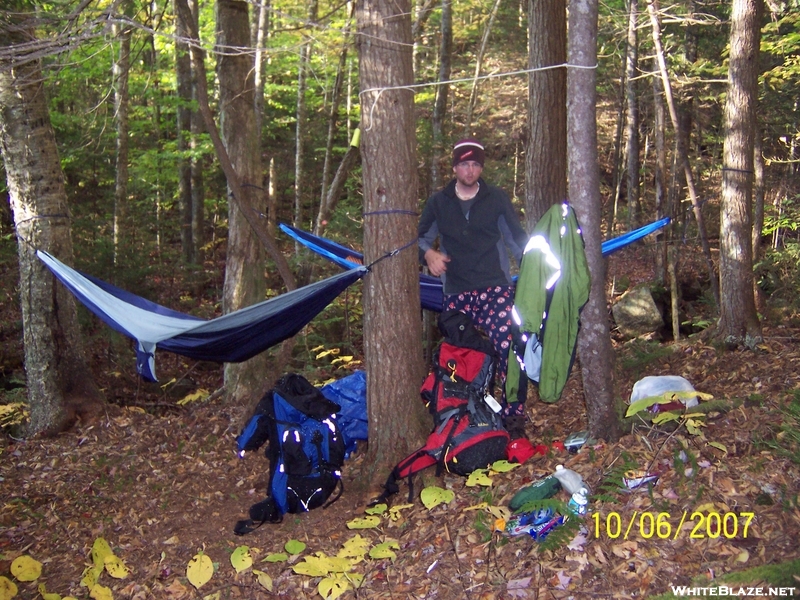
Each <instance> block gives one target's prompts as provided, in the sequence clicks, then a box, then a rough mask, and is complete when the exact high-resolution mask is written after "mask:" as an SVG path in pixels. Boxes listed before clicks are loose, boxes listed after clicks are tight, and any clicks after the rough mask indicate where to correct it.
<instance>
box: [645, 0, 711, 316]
mask: <svg viewBox="0 0 800 600" xmlns="http://www.w3.org/2000/svg"><path fill="white" fill-rule="evenodd" d="M647 12H648V14H649V15H650V24H651V26H652V31H653V45H654V46H655V54H656V60H657V61H658V68H659V72H660V74H661V81H662V83H663V85H664V95H665V98H666V101H667V108H668V109H669V116H670V120H671V121H672V127H673V129H674V130H675V140H676V143H675V162H676V164H677V165H678V166H679V168H682V170H683V174H684V177H685V178H686V187H687V188H688V189H689V198H690V199H691V201H692V208H693V209H694V218H695V221H696V222H697V229H698V232H699V236H700V244H701V245H702V248H703V256H704V257H705V259H706V268H707V269H708V276H709V279H710V281H711V290H712V292H713V294H714V301H715V302H716V304H717V306H719V302H720V299H719V279H718V278H717V275H716V271H715V269H714V260H713V259H712V257H711V246H710V245H709V242H708V232H707V231H706V226H705V219H704V218H703V212H702V210H701V208H700V200H699V199H698V197H697V190H696V189H695V187H694V177H693V176H692V169H691V165H689V157H688V154H687V149H686V147H685V145H684V143H683V142H682V140H683V136H682V135H681V126H680V119H679V117H678V111H677V108H676V106H675V100H674V98H673V96H672V84H671V83H670V80H669V74H668V72H667V62H666V59H665V57H664V49H663V47H662V45H661V24H660V22H659V20H658V10H657V7H656V0H647Z"/></svg>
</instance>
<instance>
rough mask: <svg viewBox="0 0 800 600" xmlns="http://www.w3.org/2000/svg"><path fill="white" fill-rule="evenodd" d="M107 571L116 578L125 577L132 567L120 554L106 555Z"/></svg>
mask: <svg viewBox="0 0 800 600" xmlns="http://www.w3.org/2000/svg"><path fill="white" fill-rule="evenodd" d="M105 560H106V571H108V574H109V575H111V576H112V577H113V578H114V579H125V578H126V577H127V576H128V575H129V574H130V572H131V571H130V569H129V568H128V567H127V565H126V564H125V563H124V562H122V559H120V558H119V557H118V556H116V555H114V554H112V555H111V556H106V559H105Z"/></svg>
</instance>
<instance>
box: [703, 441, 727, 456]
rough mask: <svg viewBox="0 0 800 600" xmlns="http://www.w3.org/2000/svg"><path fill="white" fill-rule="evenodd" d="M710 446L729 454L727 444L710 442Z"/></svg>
mask: <svg viewBox="0 0 800 600" xmlns="http://www.w3.org/2000/svg"><path fill="white" fill-rule="evenodd" d="M708 445H709V446H711V447H712V448H716V449H717V450H722V451H723V452H724V453H725V454H727V453H728V447H727V446H726V445H725V444H721V443H720V442H708Z"/></svg>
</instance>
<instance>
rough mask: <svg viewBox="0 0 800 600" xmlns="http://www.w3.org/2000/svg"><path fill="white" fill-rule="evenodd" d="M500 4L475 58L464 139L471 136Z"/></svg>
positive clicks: (499, 0)
mask: <svg viewBox="0 0 800 600" xmlns="http://www.w3.org/2000/svg"><path fill="white" fill-rule="evenodd" d="M500 2H502V0H494V4H493V5H492V11H491V12H490V13H489V19H488V21H487V22H486V27H484V29H483V36H482V37H481V46H480V48H479V49H478V55H477V56H476V57H475V76H474V78H473V80H472V91H471V92H470V94H469V104H468V105H467V116H466V117H465V118H464V137H469V136H470V135H471V131H472V114H473V113H474V112H475V104H476V102H477V101H478V78H479V77H480V74H481V68H482V67H483V57H484V55H485V54H486V47H487V46H488V44H489V34H490V33H492V26H493V25H494V20H495V17H497V10H498V9H499V8H500Z"/></svg>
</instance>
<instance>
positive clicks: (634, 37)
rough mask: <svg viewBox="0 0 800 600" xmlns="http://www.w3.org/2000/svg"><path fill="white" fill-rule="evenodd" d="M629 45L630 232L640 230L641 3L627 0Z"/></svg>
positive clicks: (626, 86)
mask: <svg viewBox="0 0 800 600" xmlns="http://www.w3.org/2000/svg"><path fill="white" fill-rule="evenodd" d="M628 4H629V6H628V42H627V45H626V53H625V95H626V98H627V103H628V112H627V113H626V114H627V118H626V121H625V132H626V138H627V150H626V152H625V154H626V156H627V160H628V163H627V173H628V178H627V179H628V181H627V186H626V191H627V203H628V230H629V231H633V230H634V229H636V228H637V227H638V226H639V164H640V161H639V96H638V94H637V89H636V88H637V87H638V86H637V84H638V77H639V36H638V34H637V26H638V20H639V0H628Z"/></svg>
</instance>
